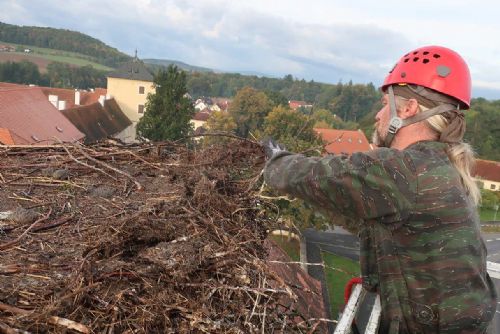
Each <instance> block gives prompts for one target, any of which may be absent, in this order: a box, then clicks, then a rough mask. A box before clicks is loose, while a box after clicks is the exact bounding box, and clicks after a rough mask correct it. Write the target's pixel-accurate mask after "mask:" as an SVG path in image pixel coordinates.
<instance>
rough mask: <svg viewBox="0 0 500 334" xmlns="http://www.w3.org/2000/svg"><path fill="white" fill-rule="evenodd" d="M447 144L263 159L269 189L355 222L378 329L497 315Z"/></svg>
mask: <svg viewBox="0 0 500 334" xmlns="http://www.w3.org/2000/svg"><path fill="white" fill-rule="evenodd" d="M445 149H446V144H443V143H439V142H419V143H416V144H413V145H411V146H410V147H408V148H406V149H405V150H402V151H400V150H395V149H387V148H380V149H376V150H374V151H370V152H367V153H355V154H353V155H352V156H351V157H346V156H326V157H323V158H307V157H304V156H302V155H298V154H291V153H288V152H284V153H281V154H279V155H278V156H276V157H274V158H273V159H272V160H270V161H269V162H268V163H267V165H266V169H265V173H264V176H265V180H266V182H267V184H268V185H270V186H271V187H273V188H274V189H276V190H279V191H281V192H284V193H288V194H290V195H293V196H296V197H299V198H302V199H304V200H306V201H308V202H309V203H311V204H313V205H315V206H317V207H318V208H319V209H322V210H324V211H327V212H330V213H334V214H342V215H346V216H349V217H351V218H355V219H357V220H358V221H360V226H359V228H360V235H359V236H360V240H361V249H360V265H361V272H362V277H363V285H364V287H365V288H366V289H368V290H370V291H377V292H378V293H379V294H380V296H381V302H382V310H383V311H382V321H381V329H380V332H381V333H391V334H392V333H412V334H413V333H462V332H463V333H482V332H483V331H484V330H485V328H486V327H487V325H488V324H489V322H490V321H491V319H492V318H493V316H494V314H495V309H496V292H495V288H494V286H493V283H492V281H491V279H490V277H489V275H488V273H487V271H486V247H485V245H484V242H483V240H482V238H481V235H480V228H479V218H478V216H477V212H476V209H475V206H474V205H473V204H472V203H470V201H469V199H468V196H467V195H466V194H465V191H464V188H463V186H462V184H461V180H460V176H459V174H458V172H457V170H456V169H455V168H454V167H453V165H452V164H451V163H450V161H449V159H448V156H447V154H446V151H445Z"/></svg>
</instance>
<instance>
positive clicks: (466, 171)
mask: <svg viewBox="0 0 500 334" xmlns="http://www.w3.org/2000/svg"><path fill="white" fill-rule="evenodd" d="M451 112H453V111H451ZM425 122H427V125H428V126H429V127H430V128H431V129H432V130H434V131H436V132H437V133H439V134H440V133H441V132H443V130H444V129H445V128H446V127H447V126H448V120H447V119H446V117H444V116H443V115H435V116H432V117H429V118H428V119H426V120H425ZM446 153H447V154H448V158H449V159H450V161H451V162H452V163H453V165H454V166H455V168H456V169H457V171H458V173H459V174H460V178H461V179H462V184H463V186H464V188H465V190H466V191H467V194H468V195H469V198H470V199H471V201H472V203H474V204H475V205H478V204H479V203H480V201H481V193H480V191H479V188H478V186H477V184H476V182H475V181H474V179H473V178H472V175H471V170H472V168H473V167H474V165H475V163H476V159H475V157H474V150H473V149H472V147H471V146H470V145H469V144H467V143H464V142H460V143H450V144H448V148H447V150H446Z"/></svg>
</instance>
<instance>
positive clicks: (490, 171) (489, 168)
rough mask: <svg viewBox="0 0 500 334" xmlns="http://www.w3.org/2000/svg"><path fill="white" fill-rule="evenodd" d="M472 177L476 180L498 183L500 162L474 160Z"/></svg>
mask: <svg viewBox="0 0 500 334" xmlns="http://www.w3.org/2000/svg"><path fill="white" fill-rule="evenodd" d="M472 176H474V177H475V178H478V179H483V180H488V181H494V182H500V162H498V161H491V160H481V159H477V160H476V166H475V168H474V169H473V170H472Z"/></svg>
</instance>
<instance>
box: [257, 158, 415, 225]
mask: <svg viewBox="0 0 500 334" xmlns="http://www.w3.org/2000/svg"><path fill="white" fill-rule="evenodd" d="M264 178H265V181H266V183H267V184H268V185H269V186H271V187H272V188H274V189H276V190H278V191H280V192H282V193H287V194H290V195H292V196H295V197H298V198H301V199H303V200H305V201H307V202H309V203H310V204H312V205H314V206H316V207H318V208H319V209H322V210H324V211H327V212H330V213H333V214H342V215H345V216H348V217H351V218H354V219H359V218H361V219H363V220H368V219H370V220H371V219H376V220H378V221H380V222H386V223H391V222H395V221H402V220H404V219H405V218H407V216H408V215H409V213H410V211H411V208H412V207H413V206H414V202H415V190H416V189H415V188H416V176H415V171H414V167H413V164H412V162H411V159H410V158H409V157H406V156H405V154H404V152H403V151H397V150H392V149H385V148H383V149H377V150H375V151H371V152H369V153H355V154H353V155H352V156H351V157H346V156H337V155H332V156H327V157H323V158H317V157H313V158H308V157H305V156H303V155H300V154H291V153H288V152H286V153H282V154H280V155H278V156H276V157H274V158H273V159H272V160H270V161H269V162H268V163H267V165H266V168H265V171H264Z"/></svg>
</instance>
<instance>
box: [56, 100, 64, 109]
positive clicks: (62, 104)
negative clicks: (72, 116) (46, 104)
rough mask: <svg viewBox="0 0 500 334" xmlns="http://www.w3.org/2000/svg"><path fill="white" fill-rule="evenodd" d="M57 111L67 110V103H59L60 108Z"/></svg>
mask: <svg viewBox="0 0 500 334" xmlns="http://www.w3.org/2000/svg"><path fill="white" fill-rule="evenodd" d="M57 109H59V110H64V109H66V101H62V100H61V101H59V103H58V106H57Z"/></svg>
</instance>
